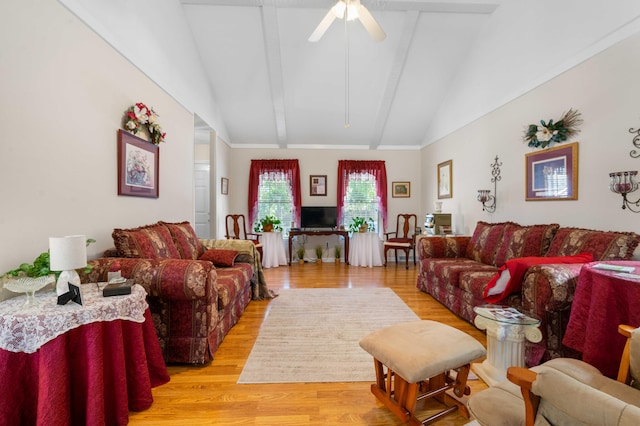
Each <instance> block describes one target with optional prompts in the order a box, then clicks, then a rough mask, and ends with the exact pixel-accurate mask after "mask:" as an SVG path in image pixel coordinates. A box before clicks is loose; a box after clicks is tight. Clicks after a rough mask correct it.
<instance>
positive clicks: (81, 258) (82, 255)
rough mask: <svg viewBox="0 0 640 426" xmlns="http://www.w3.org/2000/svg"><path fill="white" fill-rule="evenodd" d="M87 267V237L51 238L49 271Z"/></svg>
mask: <svg viewBox="0 0 640 426" xmlns="http://www.w3.org/2000/svg"><path fill="white" fill-rule="evenodd" d="M85 266H87V237H86V236H84V235H70V236H67V237H49V269H51V270H52V271H67V270H70V269H77V268H83V267H85Z"/></svg>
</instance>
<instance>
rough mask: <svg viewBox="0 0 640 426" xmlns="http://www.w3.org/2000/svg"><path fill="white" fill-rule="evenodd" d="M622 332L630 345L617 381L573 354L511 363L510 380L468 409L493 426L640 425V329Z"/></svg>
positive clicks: (473, 400)
mask: <svg viewBox="0 0 640 426" xmlns="http://www.w3.org/2000/svg"><path fill="white" fill-rule="evenodd" d="M619 331H620V333H622V334H623V335H625V336H627V343H626V346H625V349H624V353H623V355H622V360H621V363H620V369H619V373H618V380H614V379H610V378H608V377H605V376H603V375H602V374H601V373H600V371H598V369H596V368H595V367H593V366H591V365H589V364H587V363H585V362H582V361H579V360H576V359H571V358H555V359H552V360H551V361H548V362H546V363H544V364H542V365H539V366H537V367H533V368H531V369H526V368H522V367H510V368H509V370H508V373H507V377H508V379H509V380H506V381H504V382H502V383H500V384H499V385H497V386H495V387H491V388H489V389H487V390H484V391H481V392H478V393H477V394H475V395H473V396H472V397H471V398H470V399H469V403H468V407H469V412H470V413H471V414H472V415H473V416H474V417H475V418H476V420H477V421H478V422H479V423H480V424H482V425H491V426H497V425H526V426H533V425H638V424H640V390H638V389H640V383H639V381H638V378H640V374H639V373H640V328H638V329H634V328H633V327H629V326H624V325H623V326H620V329H619Z"/></svg>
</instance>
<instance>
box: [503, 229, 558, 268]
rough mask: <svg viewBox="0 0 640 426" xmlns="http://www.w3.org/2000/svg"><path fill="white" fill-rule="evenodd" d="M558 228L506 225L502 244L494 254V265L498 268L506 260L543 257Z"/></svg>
mask: <svg viewBox="0 0 640 426" xmlns="http://www.w3.org/2000/svg"><path fill="white" fill-rule="evenodd" d="M558 228H560V225H558V224H557V223H552V224H548V225H531V226H521V225H518V224H516V223H509V224H507V225H506V226H505V228H504V233H503V234H502V241H503V242H502V244H500V246H499V247H498V252H497V253H496V260H495V265H496V266H498V267H500V266H502V265H504V262H506V261H507V260H509V259H515V258H517V257H530V256H544V255H545V254H547V250H549V245H551V240H553V236H554V235H555V234H556V232H557V231H558Z"/></svg>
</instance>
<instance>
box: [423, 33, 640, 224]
mask: <svg viewBox="0 0 640 426" xmlns="http://www.w3.org/2000/svg"><path fill="white" fill-rule="evenodd" d="M638 51H640V35H635V36H632V37H630V38H628V39H627V40H624V41H622V42H620V43H618V44H617V45H615V46H613V47H611V48H609V49H607V50H606V51H604V52H602V53H600V54H598V55H596V56H594V57H593V58H591V59H589V60H587V61H585V62H583V63H582V64H580V65H578V66H576V67H575V68H573V69H571V70H569V71H567V72H566V73H564V74H562V75H560V76H558V77H556V78H554V79H553V80H551V81H549V82H548V83H545V84H544V85H542V86H540V87H539V88H537V89H536V90H534V91H532V92H529V93H527V94H526V95H523V96H521V97H520V98H518V99H516V100H514V101H512V102H510V103H508V104H507V105H505V106H503V107H501V108H499V109H497V110H496V111H494V112H492V113H490V114H488V115H487V116H485V117H483V118H481V119H479V120H477V121H475V122H473V123H471V124H469V125H467V126H466V127H464V128H462V129H460V130H458V131H456V132H454V133H452V134H451V135H449V136H447V137H445V138H443V139H441V140H439V141H438V142H437V143H435V144H433V145H430V146H428V147H426V148H425V149H423V151H422V170H423V173H422V180H423V182H424V185H423V190H424V192H423V197H422V199H423V204H422V209H423V210H425V211H426V210H430V209H432V207H433V202H434V201H435V200H436V198H437V192H436V165H437V164H438V163H440V162H442V161H446V160H449V159H452V160H453V193H454V197H453V198H452V199H450V200H444V204H443V210H444V211H445V212H451V213H453V214H454V222H455V228H456V231H458V232H464V233H470V232H472V231H473V229H474V228H475V224H476V222H477V221H478V220H487V221H493V222H497V221H504V220H512V221H516V222H519V223H522V224H533V223H549V222H557V223H560V224H561V225H563V226H577V227H586V228H594V229H603V230H615V231H634V232H640V225H639V224H640V222H639V221H638V220H639V219H640V216H638V215H636V214H634V213H630V212H629V211H628V210H627V211H623V210H622V209H621V208H620V207H621V202H622V197H620V196H619V195H616V194H614V193H612V192H611V191H610V190H609V188H608V184H609V176H608V174H609V172H612V171H620V170H638V169H639V168H640V159H633V158H631V157H630V156H629V152H630V151H631V149H632V148H633V146H632V143H631V141H632V139H633V137H632V136H633V135H631V134H630V133H629V128H632V127H633V128H636V129H637V128H638V127H640V114H639V112H638V103H637V100H638V98H639V97H640V85H639V84H638V83H637V82H638V75H640V61H638V59H637V55H635V54H634V52H638ZM570 108H574V109H577V110H578V111H580V112H581V113H582V118H583V119H584V124H583V125H582V126H580V129H581V133H579V134H578V135H577V136H576V137H575V140H576V141H578V142H579V186H578V200H575V201H525V196H524V188H525V183H524V179H525V174H524V161H525V154H526V153H529V152H532V149H530V148H529V147H528V146H527V144H526V143H524V142H523V141H522V136H523V133H524V130H525V128H526V126H527V125H528V124H530V123H538V122H539V121H540V120H541V119H543V120H545V121H546V120H549V119H550V118H553V119H555V120H557V119H559V118H560V117H561V116H562V113H563V112H565V111H567V110H569V109H570ZM496 155H498V156H499V157H500V161H501V162H502V164H503V165H502V167H501V171H502V180H501V181H500V182H498V207H497V210H496V212H495V213H493V214H489V213H486V212H483V211H482V208H481V205H480V203H479V202H478V201H476V196H477V190H478V189H486V188H491V189H492V190H493V187H492V185H491V183H490V179H491V168H490V167H489V165H490V164H491V163H492V162H493V159H494V157H495V156H496ZM639 196H640V193H638V194H633V195H632V198H634V199H635V198H638V197H639Z"/></svg>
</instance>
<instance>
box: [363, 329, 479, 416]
mask: <svg viewBox="0 0 640 426" xmlns="http://www.w3.org/2000/svg"><path fill="white" fill-rule="evenodd" d="M360 347H362V349H364V350H365V351H367V352H369V353H370V354H371V355H372V356H373V362H374V366H375V370H376V383H374V384H372V385H371V392H372V393H373V394H374V395H375V396H376V398H378V400H380V402H382V403H383V404H384V405H385V406H386V407H387V408H388V409H389V410H391V412H393V413H394V414H395V415H396V416H397V417H398V418H399V419H400V420H402V421H403V422H408V423H409V424H410V425H421V424H428V423H431V422H434V421H436V420H438V419H440V418H441V417H443V416H445V415H447V414H449V413H452V412H454V411H456V410H457V409H460V412H461V414H462V415H463V416H465V417H467V418H468V417H469V412H468V411H467V408H466V405H465V395H469V393H470V390H469V387H468V386H467V376H468V374H469V367H470V364H471V361H474V360H476V359H478V358H481V357H483V356H485V355H486V353H487V351H486V350H485V348H484V347H483V346H482V344H480V342H478V341H477V340H476V339H474V338H473V337H471V336H469V335H468V334H465V333H463V332H462V331H460V330H457V329H455V328H453V327H450V326H448V325H445V324H441V323H439V322H436V321H427V320H424V321H412V322H406V323H401V324H396V325H392V326H390V327H386V328H383V329H381V330H377V331H374V332H373V333H371V334H369V335H367V336H365V337H364V338H363V339H362V340H360ZM385 370H386V373H385ZM452 371H454V372H455V373H453V372H452ZM449 390H452V392H447V391H449ZM445 392H446V393H445ZM452 393H453V394H452ZM426 398H436V399H437V400H438V401H440V402H442V403H444V404H445V405H446V408H445V409H444V410H443V411H441V412H439V413H436V414H434V415H432V416H430V417H428V418H427V419H425V420H424V421H420V420H418V419H417V418H416V416H415V413H414V411H415V408H416V403H417V401H419V400H422V399H426Z"/></svg>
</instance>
